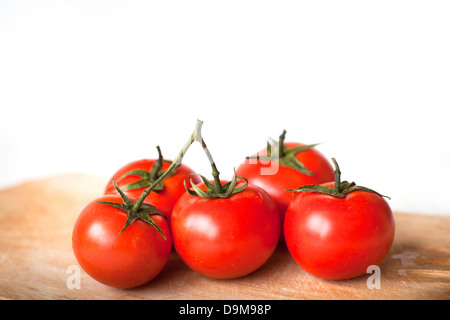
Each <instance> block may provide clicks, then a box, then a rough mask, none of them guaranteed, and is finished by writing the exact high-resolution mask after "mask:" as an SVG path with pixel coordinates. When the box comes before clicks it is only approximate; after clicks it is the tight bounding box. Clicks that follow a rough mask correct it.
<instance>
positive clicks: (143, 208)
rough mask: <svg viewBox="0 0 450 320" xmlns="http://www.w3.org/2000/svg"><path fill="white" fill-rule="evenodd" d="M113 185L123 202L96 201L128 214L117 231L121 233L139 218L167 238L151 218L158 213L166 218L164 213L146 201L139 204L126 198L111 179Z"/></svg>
mask: <svg viewBox="0 0 450 320" xmlns="http://www.w3.org/2000/svg"><path fill="white" fill-rule="evenodd" d="M113 185H114V187H115V188H116V190H117V192H118V193H119V194H120V197H121V198H122V201H123V203H116V202H108V201H98V203H101V204H104V205H108V206H111V207H114V208H117V209H120V210H122V211H125V212H126V213H127V214H128V216H127V220H126V222H125V225H124V227H123V228H122V230H121V231H120V232H119V234H121V233H122V232H124V231H125V230H126V229H127V228H128V227H129V226H130V224H131V223H133V222H134V221H135V220H137V219H140V220H142V221H144V222H146V223H148V224H150V225H151V226H153V227H154V228H155V229H156V230H157V231H158V232H159V233H160V234H161V235H162V237H163V238H164V240H167V238H166V236H165V234H164V232H163V231H162V230H161V228H160V227H159V226H158V225H157V224H156V222H155V221H154V220H153V219H152V218H151V216H152V215H155V214H157V215H160V216H163V217H164V218H166V216H165V215H164V213H162V212H161V211H159V210H158V208H156V207H155V206H152V205H150V204H147V203H140V204H139V205H136V203H135V202H133V201H131V200H130V198H128V197H127V196H126V195H125V193H124V192H123V191H122V190H121V189H120V188H119V187H118V186H117V184H116V182H115V181H114V180H113Z"/></svg>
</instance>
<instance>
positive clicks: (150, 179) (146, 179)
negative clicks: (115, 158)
mask: <svg viewBox="0 0 450 320" xmlns="http://www.w3.org/2000/svg"><path fill="white" fill-rule="evenodd" d="M156 149H157V150H158V159H157V160H156V161H155V163H154V164H153V166H152V168H151V169H150V171H147V170H142V169H136V170H131V171H129V172H126V173H125V174H123V175H122V176H121V177H120V178H119V179H118V181H120V180H122V179H124V178H126V177H128V176H138V177H140V178H141V179H140V180H138V181H136V182H134V183H130V184H127V185H124V186H122V190H123V191H128V190H136V189H141V188H147V187H149V186H151V185H152V184H153V183H154V182H155V181H156V180H158V178H159V177H160V176H162V175H163V174H164V172H165V171H167V170H168V169H167V170H164V171H163V170H162V166H163V163H164V162H165V163H169V164H172V162H171V161H168V160H164V158H163V156H162V153H161V148H160V147H159V146H156ZM174 173H175V171H171V172H170V173H169V174H168V175H167V176H166V178H167V177H170V176H171V175H173V174H174ZM163 189H164V182H163V181H160V182H159V183H157V184H156V185H155V186H154V187H153V189H152V191H153V192H156V193H159V192H161V191H163Z"/></svg>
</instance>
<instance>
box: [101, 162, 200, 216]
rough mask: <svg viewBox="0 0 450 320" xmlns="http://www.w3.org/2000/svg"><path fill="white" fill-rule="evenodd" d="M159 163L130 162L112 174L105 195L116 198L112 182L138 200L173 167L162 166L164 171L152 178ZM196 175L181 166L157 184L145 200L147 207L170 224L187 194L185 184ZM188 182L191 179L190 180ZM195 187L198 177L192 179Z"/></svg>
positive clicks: (198, 180) (167, 163)
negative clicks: (144, 191)
mask: <svg viewBox="0 0 450 320" xmlns="http://www.w3.org/2000/svg"><path fill="white" fill-rule="evenodd" d="M157 162H158V159H141V160H136V161H133V162H130V163H128V164H126V165H125V166H123V167H122V168H120V169H119V170H118V171H117V172H116V173H114V174H113V176H112V177H111V179H110V180H109V181H108V183H107V185H106V188H105V192H104V193H105V194H116V193H117V191H116V189H115V188H114V185H113V182H112V181H113V180H114V181H116V183H117V185H118V186H119V187H120V188H121V189H122V190H123V191H124V192H125V194H127V195H129V196H130V197H134V198H138V197H139V196H140V195H141V193H142V191H143V190H144V189H146V188H147V187H149V186H150V185H151V184H152V182H154V180H156V179H157V178H158V177H159V176H160V175H161V174H162V173H161V172H163V171H164V170H167V168H169V166H170V162H168V161H164V162H162V166H161V169H160V170H158V171H159V172H158V173H155V176H154V177H151V171H152V168H154V166H155V165H156V164H157ZM193 173H194V171H193V170H192V169H191V168H189V167H188V166H186V165H184V164H181V166H180V167H179V168H178V169H177V170H176V171H175V173H174V174H172V175H169V176H168V177H167V178H166V179H165V180H164V181H163V182H161V183H160V184H158V186H157V187H156V188H154V189H153V191H152V192H151V193H150V194H149V195H148V196H147V198H146V199H145V202H146V203H151V204H152V205H154V206H155V207H157V208H158V209H159V210H160V211H161V212H162V213H164V215H165V216H166V217H167V219H168V221H170V215H171V214H172V209H173V206H174V205H175V203H176V202H177V200H178V198H179V197H180V196H181V195H182V194H183V193H184V192H185V187H184V180H185V179H186V178H187V177H188V176H189V175H191V174H193ZM187 180H189V179H187ZM192 181H193V182H194V183H198V182H200V181H201V180H200V179H199V178H198V177H197V176H193V177H192ZM186 185H187V186H188V187H191V185H190V182H189V181H186Z"/></svg>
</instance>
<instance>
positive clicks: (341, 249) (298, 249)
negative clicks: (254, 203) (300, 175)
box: [284, 182, 395, 280]
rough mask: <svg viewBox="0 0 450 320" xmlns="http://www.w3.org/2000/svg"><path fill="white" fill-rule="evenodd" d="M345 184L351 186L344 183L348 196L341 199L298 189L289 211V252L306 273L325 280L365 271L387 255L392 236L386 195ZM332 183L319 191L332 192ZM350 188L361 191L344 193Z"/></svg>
mask: <svg viewBox="0 0 450 320" xmlns="http://www.w3.org/2000/svg"><path fill="white" fill-rule="evenodd" d="M344 183H346V184H347V186H346V187H344V189H343V188H342V187H341V192H343V193H344V194H341V195H340V197H337V196H334V195H330V194H323V193H320V192H315V191H314V190H312V189H310V190H309V192H300V193H298V194H296V195H295V196H294V199H293V200H292V202H291V203H290V205H289V207H288V210H287V212H286V219H285V224H284V234H285V242H286V246H287V248H288V249H289V252H290V253H291V255H292V257H293V258H294V260H295V261H296V262H297V263H298V264H299V265H300V266H301V267H302V268H303V269H304V270H305V271H307V272H309V273H311V274H313V275H315V276H317V277H320V278H324V279H332V280H339V279H349V278H353V277H357V276H360V275H363V274H365V273H366V272H367V267H368V266H370V265H378V264H379V263H380V262H381V261H382V260H383V259H384V257H385V256H386V255H387V253H388V251H389V249H390V247H391V245H392V242H393V239H394V231H395V223H394V218H393V215H392V211H391V209H390V207H389V205H388V203H387V202H386V201H385V200H384V199H383V197H382V196H381V195H380V194H378V193H375V192H374V191H373V190H370V189H367V188H364V187H356V186H355V185H354V184H348V183H347V182H344ZM334 186H335V183H333V182H331V183H326V184H322V185H321V186H320V187H319V189H321V190H324V191H326V192H328V191H329V190H332V189H333V188H334ZM323 187H325V189H323ZM326 187H329V188H328V189H326ZM352 187H353V188H354V189H355V188H360V189H355V191H351V192H349V193H347V194H345V193H346V192H347V191H348V190H349V189H350V188H352ZM345 188H347V189H345ZM327 190H328V191H327ZM304 191H305V190H304Z"/></svg>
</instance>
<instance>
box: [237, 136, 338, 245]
mask: <svg viewBox="0 0 450 320" xmlns="http://www.w3.org/2000/svg"><path fill="white" fill-rule="evenodd" d="M280 140H281V141H280V147H281V148H283V150H280V151H279V152H278V158H279V160H277V158H275V160H272V161H276V162H270V163H268V161H263V160H260V159H252V158H255V157H256V156H258V157H266V156H267V150H261V151H259V152H258V153H257V155H256V156H255V157H250V158H251V159H246V160H245V162H244V163H242V164H241V165H240V166H239V167H238V168H237V170H236V172H237V174H238V175H239V176H242V177H246V178H247V179H248V181H249V183H252V184H255V185H257V186H259V187H261V188H263V189H264V190H265V191H266V192H267V193H269V195H270V196H271V197H272V198H273V199H274V200H275V202H276V204H277V206H278V210H279V215H280V221H281V227H282V226H283V225H284V216H285V213H286V210H287V208H288V206H289V203H290V202H291V200H292V193H290V192H286V191H285V190H286V189H297V188H298V187H300V186H302V185H307V184H320V183H324V182H328V181H332V180H333V179H334V175H333V167H332V166H331V164H330V162H329V161H328V160H327V159H326V158H325V157H324V156H323V155H322V154H321V153H320V152H319V151H317V150H316V149H314V148H313V147H310V148H306V149H304V150H303V151H300V152H298V153H295V154H289V150H294V149H295V148H299V147H302V146H303V147H305V145H304V144H302V143H295V142H290V143H284V142H283V141H282V139H280ZM283 140H284V137H283ZM288 157H291V159H290V160H289V159H286V158H288ZM293 158H295V159H296V160H298V161H299V162H300V163H301V164H303V166H304V167H305V168H306V169H305V170H301V169H300V168H301V167H300V166H299V165H298V164H297V163H294V164H292V162H293V161H295V160H294V159H293ZM301 171H303V172H301ZM283 239H284V235H283V230H281V237H280V240H283Z"/></svg>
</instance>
